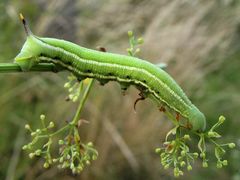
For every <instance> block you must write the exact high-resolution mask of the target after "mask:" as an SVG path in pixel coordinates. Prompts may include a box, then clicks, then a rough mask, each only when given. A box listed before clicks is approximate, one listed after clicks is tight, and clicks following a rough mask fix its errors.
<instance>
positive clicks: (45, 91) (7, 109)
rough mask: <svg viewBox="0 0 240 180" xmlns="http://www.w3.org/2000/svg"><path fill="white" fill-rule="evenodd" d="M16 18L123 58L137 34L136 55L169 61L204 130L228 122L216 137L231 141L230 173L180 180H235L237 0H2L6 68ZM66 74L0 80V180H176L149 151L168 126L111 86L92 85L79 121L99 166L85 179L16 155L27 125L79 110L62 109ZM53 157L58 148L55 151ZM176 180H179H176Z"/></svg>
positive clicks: (1, 48) (200, 173)
mask: <svg viewBox="0 0 240 180" xmlns="http://www.w3.org/2000/svg"><path fill="white" fill-rule="evenodd" d="M19 12H22V13H23V14H24V15H25V16H26V17H27V19H28V21H29V24H30V27H31V29H32V31H33V32H34V33H35V34H36V35H39V36H50V37H56V38H62V39H66V40H70V41H73V42H75V43H78V44H80V45H82V46H85V47H89V48H96V47H97V46H103V47H105V48H106V49H107V50H108V51H110V52H115V53H122V54H126V51H125V49H126V48H127V47H128V37H127V31H128V30H133V31H134V32H135V33H136V34H137V35H139V36H143V38H144V40H145V43H144V45H143V47H142V52H141V54H140V57H141V58H144V59H147V60H149V61H151V62H153V63H160V62H165V63H167V64H168V68H167V71H168V72H169V73H170V74H171V75H172V76H173V77H174V78H175V79H176V81H177V82H178V83H179V84H180V85H181V87H182V88H183V89H184V90H185V91H186V93H187V95H188V96H189V97H190V98H191V100H192V101H193V102H194V103H195V104H196V105H197V106H198V107H199V108H200V109H201V110H202V111H203V112H204V113H205V115H206V117H207V121H208V123H209V125H211V124H213V123H214V122H215V121H217V118H218V117H219V115H221V114H223V115H225V116H226V118H227V121H226V123H225V128H224V129H222V134H224V135H225V136H224V138H225V140H226V141H235V142H236V143H237V148H236V150H234V151H232V152H231V153H229V154H227V159H229V166H228V167H227V168H224V169H221V170H218V169H216V168H215V165H214V164H212V166H211V167H210V168H207V169H202V168H201V167H200V162H199V163H198V162H197V163H196V165H195V167H194V170H193V171H191V172H190V173H187V174H186V176H185V177H183V178H182V179H185V178H187V179H193V178H194V179H212V178H218V179H233V180H237V179H240V171H239V167H240V153H239V135H240V131H239V129H238V126H239V117H240V111H239V107H240V93H239V88H240V80H239V78H240V75H239V72H240V71H239V70H240V53H239V52H240V43H239V42H240V21H239V19H240V3H239V1H237V0H214V1H201V0H195V1H190V0H189V1H188V0H184V1H177V0H176V1H168V0H160V1H159V0H138V1H137V0H124V1H115V0H91V1H77V0H63V1H57V0H48V1H47V0H41V1H37V0H32V1H31V0H26V1H17V0H8V1H7V0H1V2H0V33H1V35H0V62H12V61H13V58H14V56H16V54H17V53H18V52H19V50H20V48H21V46H22V44H23V43H24V41H25V34H24V30H23V28H22V25H21V23H20V21H19V19H18V13H19ZM66 76H67V73H59V74H53V73H44V74H43V73H28V74H0V84H1V85H0V121H1V126H0V161H1V163H0V179H8V180H10V179H80V178H81V179H116V180H117V179H119V180H120V179H173V175H172V174H171V171H169V172H168V171H165V170H163V168H162V167H161V165H160V163H159V157H157V155H156V154H155V153H154V148H155V147H157V146H159V145H161V142H162V140H163V138H164V136H165V134H166V132H167V131H168V130H169V129H170V128H171V122H169V121H167V120H166V118H165V117H164V116H162V114H161V113H160V112H158V110H157V108H156V107H155V106H154V104H152V103H151V102H150V101H149V100H147V101H144V102H142V103H140V104H138V108H137V113H134V111H133V103H134V100H135V99H136V98H137V91H136V90H135V89H134V88H131V89H130V90H129V91H128V93H127V95H126V96H122V95H121V91H120V88H119V87H118V85H117V84H116V83H109V84H107V85H106V86H104V87H101V86H100V85H98V84H97V83H95V87H94V90H93V91H92V92H91V95H90V98H89V100H88V102H87V104H86V107H85V111H84V114H83V118H84V119H87V120H89V121H90V124H89V125H85V126H83V128H82V131H81V134H82V138H83V139H84V140H86V142H87V141H93V142H94V143H95V144H96V147H97V149H98V150H99V154H100V155H99V159H98V160H97V161H95V162H94V163H93V165H92V166H90V167H89V168H87V169H86V170H85V171H84V172H83V173H82V174H81V175H79V176H72V175H71V173H70V171H69V172H68V171H60V170H58V169H57V168H50V169H48V170H44V169H43V168H42V161H41V159H35V160H29V159H28V157H27V154H25V153H23V152H22V150H21V145H22V144H24V143H25V142H27V140H28V139H27V138H28V137H27V135H26V134H25V131H24V128H23V127H24V125H25V124H26V122H28V123H30V124H31V125H32V126H34V127H37V126H38V125H39V123H40V122H39V120H38V119H39V115H40V114H41V113H45V114H46V115H47V117H48V118H49V119H50V120H54V121H55V122H56V124H57V125H58V126H59V127H60V126H61V125H63V124H64V123H66V121H67V120H69V119H71V117H72V116H73V115H74V111H75V108H76V104H75V105H73V104H71V103H68V102H65V101H64V98H65V97H66V95H67V93H66V91H65V90H64V88H63V84H64V82H65V81H66ZM56 151H57V150H56ZM180 179H181V178H180Z"/></svg>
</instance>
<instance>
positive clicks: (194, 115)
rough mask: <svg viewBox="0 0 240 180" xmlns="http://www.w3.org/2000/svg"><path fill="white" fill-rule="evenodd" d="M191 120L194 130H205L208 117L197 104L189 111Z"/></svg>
mask: <svg viewBox="0 0 240 180" xmlns="http://www.w3.org/2000/svg"><path fill="white" fill-rule="evenodd" d="M189 122H190V123H191V125H192V130H194V131H204V130H205V128H206V118H205V116H204V114H203V113H202V112H200V111H199V110H198V109H197V108H196V107H195V106H194V107H193V108H192V109H191V111H190V112H189Z"/></svg>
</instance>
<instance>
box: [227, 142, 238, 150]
mask: <svg viewBox="0 0 240 180" xmlns="http://www.w3.org/2000/svg"><path fill="white" fill-rule="evenodd" d="M235 146H236V145H235V144H234V143H229V144H228V147H229V148H231V149H233V148H235Z"/></svg>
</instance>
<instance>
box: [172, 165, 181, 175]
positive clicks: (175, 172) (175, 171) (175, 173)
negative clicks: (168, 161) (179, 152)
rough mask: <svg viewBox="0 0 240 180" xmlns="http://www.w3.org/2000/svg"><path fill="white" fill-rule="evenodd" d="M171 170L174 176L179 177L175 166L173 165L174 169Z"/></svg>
mask: <svg viewBox="0 0 240 180" xmlns="http://www.w3.org/2000/svg"><path fill="white" fill-rule="evenodd" d="M173 172H174V176H175V177H179V175H180V174H179V168H176V167H175V168H174V170H173Z"/></svg>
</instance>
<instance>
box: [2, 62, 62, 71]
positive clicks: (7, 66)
mask: <svg viewBox="0 0 240 180" xmlns="http://www.w3.org/2000/svg"><path fill="white" fill-rule="evenodd" d="M63 70H64V69H63V68H61V67H60V66H56V65H54V64H50V63H42V64H37V65H35V66H33V67H32V68H31V69H30V70H29V71H30V72H31V71H38V72H58V71H63ZM13 72H24V71H22V70H21V67H20V66H19V65H18V64H16V63H0V73H13Z"/></svg>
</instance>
